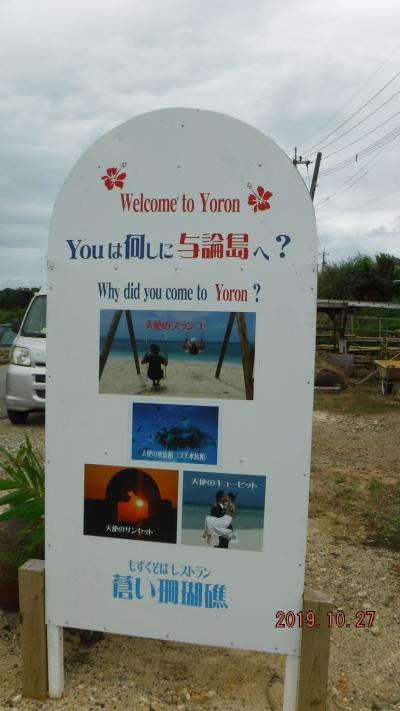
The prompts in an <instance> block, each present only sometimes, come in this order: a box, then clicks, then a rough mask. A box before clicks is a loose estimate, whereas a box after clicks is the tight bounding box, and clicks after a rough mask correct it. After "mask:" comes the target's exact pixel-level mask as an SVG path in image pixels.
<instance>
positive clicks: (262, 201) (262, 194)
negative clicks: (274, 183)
mask: <svg viewBox="0 0 400 711" xmlns="http://www.w3.org/2000/svg"><path fill="white" fill-rule="evenodd" d="M247 187H248V188H249V190H250V191H251V192H250V195H249V197H248V200H247V204H248V205H251V206H252V208H253V210H254V212H257V210H261V211H262V212H263V211H264V210H269V209H270V208H271V205H270V204H269V202H268V200H269V199H270V198H272V193H271V192H270V191H269V190H265V188H263V187H262V186H261V185H259V186H258V188H257V192H255V190H253V186H252V184H251V183H248V184H247Z"/></svg>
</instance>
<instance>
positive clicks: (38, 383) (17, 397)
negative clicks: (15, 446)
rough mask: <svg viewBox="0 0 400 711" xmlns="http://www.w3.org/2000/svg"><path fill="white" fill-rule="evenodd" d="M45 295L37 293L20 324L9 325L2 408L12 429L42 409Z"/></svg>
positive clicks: (44, 353)
mask: <svg viewBox="0 0 400 711" xmlns="http://www.w3.org/2000/svg"><path fill="white" fill-rule="evenodd" d="M46 299H47V296H46V291H45V290H44V289H41V290H40V291H39V293H38V294H36V295H35V296H34V297H33V299H32V301H31V303H30V304H29V306H28V309H27V311H26V314H25V316H24V318H23V320H22V323H21V324H20V323H18V322H13V324H12V325H11V328H12V329H13V330H14V331H15V332H16V333H17V336H16V338H15V340H14V343H13V345H12V348H11V352H10V364H9V366H8V370H7V375H6V407H7V414H8V417H9V419H10V421H11V422H12V423H13V424H14V425H22V424H24V422H26V419H27V417H28V414H29V413H30V412H34V411H36V410H44V408H45V405H46Z"/></svg>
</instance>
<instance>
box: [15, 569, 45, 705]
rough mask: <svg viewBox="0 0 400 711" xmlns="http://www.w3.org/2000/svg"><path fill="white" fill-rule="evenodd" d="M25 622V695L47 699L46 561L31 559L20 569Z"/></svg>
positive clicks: (23, 644)
mask: <svg viewBox="0 0 400 711" xmlns="http://www.w3.org/2000/svg"><path fill="white" fill-rule="evenodd" d="M18 582H19V609H20V619H21V657H22V660H21V661H22V664H21V666H22V695H23V696H26V697H28V698H30V699H45V698H46V697H47V647H46V625H45V613H44V560H33V559H31V560H28V561H27V562H26V563H24V565H21V567H20V568H19V569H18Z"/></svg>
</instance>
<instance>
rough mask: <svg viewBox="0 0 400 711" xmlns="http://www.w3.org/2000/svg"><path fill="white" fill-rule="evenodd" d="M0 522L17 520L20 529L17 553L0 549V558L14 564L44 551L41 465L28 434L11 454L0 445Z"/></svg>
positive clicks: (42, 474)
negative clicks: (0, 510)
mask: <svg viewBox="0 0 400 711" xmlns="http://www.w3.org/2000/svg"><path fill="white" fill-rule="evenodd" d="M0 456H1V461H0V467H1V468H2V469H3V473H4V475H5V476H4V477H3V478H1V479H0V492H4V493H3V494H2V495H0V506H1V507H4V506H6V507H7V508H6V510H5V511H3V512H2V513H0V521H18V522H19V523H20V524H21V532H20V535H19V540H18V550H17V553H15V552H10V551H5V550H3V551H0V560H2V561H3V562H5V563H8V564H9V565H12V566H15V567H18V566H19V565H22V564H23V563H24V562H25V561H26V560H28V559H29V558H37V557H39V558H40V557H43V554H44V489H45V487H44V466H43V462H42V461H41V459H40V458H39V456H38V455H37V454H36V453H35V452H34V450H33V448H32V444H31V441H30V440H29V437H26V439H25V442H24V443H23V444H22V445H21V446H20V448H19V450H18V452H17V453H16V454H15V455H14V454H12V453H11V452H9V451H7V450H6V449H4V447H0Z"/></svg>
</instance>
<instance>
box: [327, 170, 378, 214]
mask: <svg viewBox="0 0 400 711" xmlns="http://www.w3.org/2000/svg"><path fill="white" fill-rule="evenodd" d="M368 172H369V171H368V170H366V171H365V173H363V174H362V175H360V176H359V177H358V178H357V179H356V180H354V182H352V183H350V184H349V185H347V186H346V187H344V188H341V189H340V190H338V191H337V192H336V193H333V195H329V196H328V197H327V198H325V199H324V200H323V201H322V203H321V205H319V206H318V207H319V208H322V207H326V205H324V203H327V202H328V200H334V199H335V198H338V197H340V195H343V193H345V192H347V190H350V189H351V188H353V187H354V186H355V185H357V183H359V182H360V180H362V179H363V178H365V176H366V175H368Z"/></svg>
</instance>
